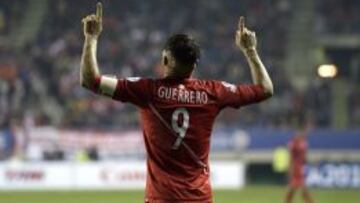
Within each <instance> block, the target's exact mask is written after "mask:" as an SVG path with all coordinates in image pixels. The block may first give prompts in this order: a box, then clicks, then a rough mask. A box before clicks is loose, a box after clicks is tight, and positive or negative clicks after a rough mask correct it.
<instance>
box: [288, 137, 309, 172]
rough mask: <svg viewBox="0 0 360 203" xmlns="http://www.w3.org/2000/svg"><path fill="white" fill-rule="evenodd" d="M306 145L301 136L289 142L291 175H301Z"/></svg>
mask: <svg viewBox="0 0 360 203" xmlns="http://www.w3.org/2000/svg"><path fill="white" fill-rule="evenodd" d="M307 147H308V146H307V142H306V140H305V139H302V138H294V139H293V140H291V142H290V143H289V149H290V154H291V161H292V171H291V173H292V174H293V176H303V174H304V165H305V162H306V151H307Z"/></svg>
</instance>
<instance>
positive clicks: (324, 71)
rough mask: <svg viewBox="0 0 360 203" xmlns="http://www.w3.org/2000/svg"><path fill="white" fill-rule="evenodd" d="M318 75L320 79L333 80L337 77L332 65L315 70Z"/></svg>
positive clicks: (335, 68)
mask: <svg viewBox="0 0 360 203" xmlns="http://www.w3.org/2000/svg"><path fill="white" fill-rule="evenodd" d="M317 72H318V75H319V76H320V77H322V78H333V77H335V76H336V75H337V72H338V70H337V67H336V66H335V65H334V64H323V65H320V66H319V67H318V69H317Z"/></svg>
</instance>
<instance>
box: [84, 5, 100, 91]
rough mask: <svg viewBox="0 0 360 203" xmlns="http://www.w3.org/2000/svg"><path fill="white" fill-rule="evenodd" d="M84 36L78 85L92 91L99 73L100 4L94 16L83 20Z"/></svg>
mask: <svg viewBox="0 0 360 203" xmlns="http://www.w3.org/2000/svg"><path fill="white" fill-rule="evenodd" d="M82 23H83V30H84V35H85V42H84V48H83V52H82V56H81V64H80V83H81V85H82V86H83V87H85V88H87V89H91V90H93V89H94V88H95V86H96V85H98V84H97V83H98V81H97V80H98V79H99V78H100V71H99V67H98V63H97V58H96V51H97V42H98V38H99V36H100V33H101V31H102V4H101V3H98V4H97V6H96V14H92V15H88V16H86V17H85V18H84V19H83V20H82Z"/></svg>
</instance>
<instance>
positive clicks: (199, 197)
mask: <svg viewBox="0 0 360 203" xmlns="http://www.w3.org/2000/svg"><path fill="white" fill-rule="evenodd" d="M148 88H149V91H150V93H151V95H150V97H149V102H148V103H149V105H150V108H148V107H146V108H142V110H141V120H142V124H143V130H144V140H145V144H146V149H147V153H148V161H147V167H148V180H147V190H146V195H147V198H149V199H151V200H154V199H160V200H168V201H169V202H171V201H175V200H176V201H179V200H181V201H198V202H211V187H210V182H209V172H208V170H209V169H208V167H205V168H204V167H202V166H201V164H199V162H201V163H204V164H205V165H206V166H208V156H209V148H210V136H211V132H212V127H213V123H214V120H215V118H216V116H217V115H218V113H219V112H220V110H221V109H223V108H224V107H226V106H232V107H235V108H237V107H240V106H241V105H244V104H248V103H252V102H256V101H260V100H262V99H263V98H264V96H263V94H261V92H263V91H262V89H261V88H259V87H258V86H255V85H250V86H235V85H231V84H228V83H225V82H219V81H208V80H197V79H181V80H180V79H178V80H177V79H158V80H153V81H152V82H151V83H149V85H148ZM184 145H186V146H184ZM187 148H188V149H187ZM189 149H190V150H189ZM150 202H151V201H150Z"/></svg>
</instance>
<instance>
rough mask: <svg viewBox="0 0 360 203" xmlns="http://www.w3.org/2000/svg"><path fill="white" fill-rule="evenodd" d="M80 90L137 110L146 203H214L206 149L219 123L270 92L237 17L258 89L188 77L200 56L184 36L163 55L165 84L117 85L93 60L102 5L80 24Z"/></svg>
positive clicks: (240, 43) (126, 81)
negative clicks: (225, 114) (223, 114)
mask: <svg viewBox="0 0 360 203" xmlns="http://www.w3.org/2000/svg"><path fill="white" fill-rule="evenodd" d="M82 22H83V29H84V35H85V42H84V49H83V53H82V59H81V68H80V69H81V70H80V82H81V85H82V86H83V87H85V88H87V89H89V90H91V91H93V92H95V93H97V94H100V95H105V96H108V97H111V98H112V99H114V100H119V101H121V102H129V103H132V104H134V105H136V106H137V107H138V108H139V109H140V114H141V123H142V128H143V136H144V140H145V147H146V152H147V172H148V173H147V181H146V192H145V202H147V203H184V202H188V203H190V202H191V203H200V202H201V203H211V202H212V192H211V186H210V181H209V174H210V173H209V170H210V168H209V164H208V158H209V146H210V136H211V131H212V127H213V123H214V120H215V118H216V116H217V115H218V114H219V112H220V111H221V110H222V109H224V108H226V107H233V108H239V107H241V106H245V105H249V104H252V103H257V102H260V101H263V100H265V99H267V98H269V97H271V96H272V94H273V85H272V82H271V80H270V78H269V75H268V73H267V71H266V69H265V67H264V65H263V63H262V62H261V60H260V57H259V55H258V53H257V50H256V37H255V33H254V32H252V31H250V30H248V29H247V28H246V27H245V23H244V18H243V17H241V18H240V22H239V28H238V30H237V32H236V45H237V47H238V48H239V49H240V50H242V52H243V53H244V54H245V56H246V58H247V60H248V63H249V65H250V69H251V74H252V77H253V82H254V84H249V85H233V84H229V83H226V82H221V81H214V80H200V79H195V78H192V77H191V74H192V72H193V70H194V69H195V68H198V64H199V57H200V49H199V46H198V45H197V44H196V42H195V41H194V40H193V39H192V38H190V37H189V36H188V35H185V34H176V35H173V36H171V37H170V38H169V39H168V40H167V42H166V44H165V47H164V49H163V51H162V64H163V70H164V75H163V77H162V78H157V79H148V78H134V77H133V78H119V79H117V78H113V77H108V76H104V75H101V74H100V71H99V68H98V63H97V59H96V50H97V43H98V38H99V35H100V33H101V31H102V6H101V4H100V3H98V5H97V10H96V14H92V15H89V16H87V17H85V18H84V19H83V21H82Z"/></svg>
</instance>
